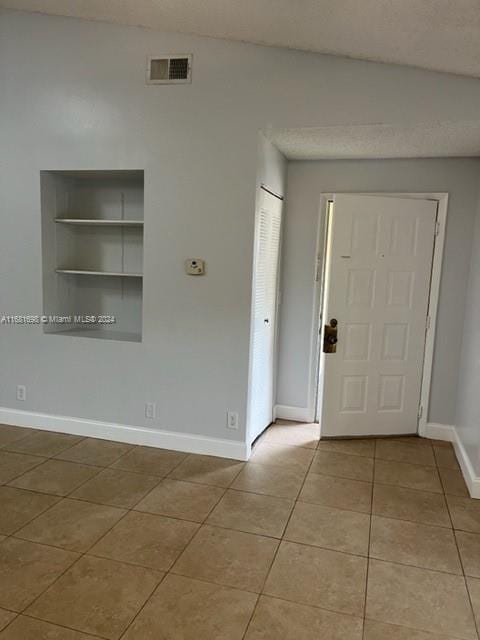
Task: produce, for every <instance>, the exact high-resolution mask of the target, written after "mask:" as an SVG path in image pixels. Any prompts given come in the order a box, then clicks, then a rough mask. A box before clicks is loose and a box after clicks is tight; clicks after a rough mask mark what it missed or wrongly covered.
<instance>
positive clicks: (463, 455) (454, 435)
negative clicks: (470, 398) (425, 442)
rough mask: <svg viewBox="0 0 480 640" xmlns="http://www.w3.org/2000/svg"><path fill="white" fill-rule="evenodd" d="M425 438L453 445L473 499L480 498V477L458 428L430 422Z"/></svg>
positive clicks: (426, 428)
mask: <svg viewBox="0 0 480 640" xmlns="http://www.w3.org/2000/svg"><path fill="white" fill-rule="evenodd" d="M424 436H425V437H426V438H433V439H435V440H446V441H448V442H451V443H452V444H453V448H454V450H455V455H456V456H457V460H458V464H459V465H460V469H461V470H462V475H463V477H464V479H465V483H466V485H467V488H468V491H469V493H470V496H471V497H472V498H480V476H477V475H476V473H475V470H474V468H473V465H472V463H471V462H470V458H469V457H468V454H467V452H466V450H465V447H464V446H463V444H462V442H461V440H460V438H459V437H458V431H457V428H456V427H455V426H453V425H448V424H437V423H434V422H428V423H427V425H426V427H425V433H424Z"/></svg>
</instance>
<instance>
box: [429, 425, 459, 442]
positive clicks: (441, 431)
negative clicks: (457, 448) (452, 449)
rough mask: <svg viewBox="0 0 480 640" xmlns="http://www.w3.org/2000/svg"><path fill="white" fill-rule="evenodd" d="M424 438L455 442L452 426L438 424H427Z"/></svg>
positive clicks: (454, 431) (454, 432)
mask: <svg viewBox="0 0 480 640" xmlns="http://www.w3.org/2000/svg"><path fill="white" fill-rule="evenodd" d="M423 437H424V438H430V439H431V440H445V441H446V442H455V439H456V429H455V427H454V426H453V425H452V424H439V423H438V422H427V424H426V425H425V432H424V433H423Z"/></svg>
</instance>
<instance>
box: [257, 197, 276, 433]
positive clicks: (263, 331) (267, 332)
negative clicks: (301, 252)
mask: <svg viewBox="0 0 480 640" xmlns="http://www.w3.org/2000/svg"><path fill="white" fill-rule="evenodd" d="M281 226H282V201H281V200H280V199H279V198H276V197H275V196H272V195H271V194H269V193H268V192H267V191H265V190H263V189H262V192H261V201H260V211H259V215H258V218H257V229H256V247H255V264H254V268H255V273H254V288H253V307H254V308H253V331H252V343H253V344H252V352H251V357H252V366H251V384H250V399H249V408H250V429H249V430H250V441H251V442H252V441H253V440H254V439H255V438H256V437H257V436H258V435H259V434H260V433H261V432H262V431H263V430H264V429H265V428H266V427H268V425H269V424H270V423H271V422H272V418H273V400H274V381H275V371H274V366H275V328H276V315H277V283H278V264H279V251H280V233H281Z"/></svg>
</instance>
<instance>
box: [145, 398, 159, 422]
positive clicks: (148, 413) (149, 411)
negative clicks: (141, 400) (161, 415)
mask: <svg viewBox="0 0 480 640" xmlns="http://www.w3.org/2000/svg"><path fill="white" fill-rule="evenodd" d="M156 413H157V405H156V404H155V402H146V403H145V417H146V418H148V419H149V420H153V419H154V418H155V414H156Z"/></svg>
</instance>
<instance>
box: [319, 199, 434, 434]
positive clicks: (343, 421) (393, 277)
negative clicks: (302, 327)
mask: <svg viewBox="0 0 480 640" xmlns="http://www.w3.org/2000/svg"><path fill="white" fill-rule="evenodd" d="M436 215H437V203H436V202H435V201H431V200H420V199H409V198H396V197H395V198H394V197H391V198H390V197H379V196H359V195H337V196H335V198H334V204H333V207H332V208H331V215H330V230H329V241H328V248H327V276H326V283H327V284H326V286H327V288H328V290H327V291H326V294H325V304H324V315H323V317H324V322H326V323H327V324H328V323H329V322H330V319H332V318H333V319H336V320H338V327H337V338H338V343H337V345H336V352H335V353H324V354H323V355H322V370H323V374H324V375H323V380H324V383H323V398H322V400H321V407H322V435H323V436H349V435H380V434H383V435H389V434H390V435H393V434H406V433H416V431H417V423H418V407H419V401H420V391H421V380H422V369H423V355H424V349H425V332H426V319H427V311H428V298H429V291H430V276H431V269H432V260H433V248H434V240H435V223H436Z"/></svg>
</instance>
